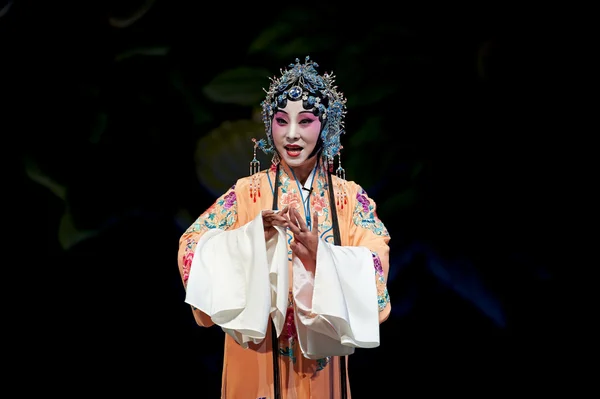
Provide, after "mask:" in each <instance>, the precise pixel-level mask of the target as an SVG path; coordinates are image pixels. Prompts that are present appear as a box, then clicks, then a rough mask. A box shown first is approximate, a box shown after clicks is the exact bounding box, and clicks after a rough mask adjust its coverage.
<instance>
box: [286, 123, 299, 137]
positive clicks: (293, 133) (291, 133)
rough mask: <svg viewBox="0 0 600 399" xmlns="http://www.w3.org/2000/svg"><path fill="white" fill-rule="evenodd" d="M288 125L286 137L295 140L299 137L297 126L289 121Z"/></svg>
mask: <svg viewBox="0 0 600 399" xmlns="http://www.w3.org/2000/svg"><path fill="white" fill-rule="evenodd" d="M288 126H289V128H288V130H287V134H286V137H287V138H288V140H297V139H298V138H299V137H300V134H299V131H298V126H296V124H295V123H290V124H289V125H288Z"/></svg>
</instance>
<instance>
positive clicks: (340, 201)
mask: <svg viewBox="0 0 600 399" xmlns="http://www.w3.org/2000/svg"><path fill="white" fill-rule="evenodd" d="M343 148H344V147H342V146H340V150H339V151H338V153H337V156H338V168H337V169H336V171H335V175H336V176H337V177H338V189H337V195H336V197H337V198H336V202H337V205H338V206H339V207H340V209H344V205H345V204H347V203H348V195H347V194H346V171H345V170H344V168H342V153H341V151H342V149H343Z"/></svg>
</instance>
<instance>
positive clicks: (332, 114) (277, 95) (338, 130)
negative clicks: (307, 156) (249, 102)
mask: <svg viewBox="0 0 600 399" xmlns="http://www.w3.org/2000/svg"><path fill="white" fill-rule="evenodd" d="M318 67H319V65H318V64H317V63H316V62H314V61H312V60H311V59H310V57H309V56H306V58H305V59H304V64H301V63H300V60H299V59H298V58H296V63H295V64H290V65H289V66H288V69H285V70H284V69H281V70H280V72H281V77H279V78H277V77H273V78H270V79H271V85H270V86H269V90H265V92H266V93H267V97H266V98H265V99H264V100H263V101H262V103H261V106H262V119H263V122H264V123H265V132H266V134H267V141H265V139H262V140H259V141H257V142H256V145H257V147H258V148H260V149H261V150H262V151H263V152H265V153H266V154H271V153H273V152H274V148H273V134H272V131H271V122H272V120H273V114H274V113H275V112H276V111H277V108H278V104H279V103H280V102H281V101H283V100H286V99H290V100H293V101H294V100H300V99H301V100H303V102H304V104H305V105H306V104H308V105H309V106H312V107H313V108H312V110H314V111H316V112H317V115H318V116H319V117H320V119H321V123H322V126H321V136H320V137H321V140H322V142H323V156H324V157H325V158H326V159H327V160H329V161H331V160H332V159H333V157H335V156H336V155H338V152H339V151H340V148H341V146H340V136H341V135H342V134H343V133H344V132H345V130H344V116H345V115H346V98H344V95H343V94H342V93H341V92H338V91H337V86H334V82H335V75H333V74H328V73H324V74H323V75H319V74H318V72H317V69H316V68H318Z"/></svg>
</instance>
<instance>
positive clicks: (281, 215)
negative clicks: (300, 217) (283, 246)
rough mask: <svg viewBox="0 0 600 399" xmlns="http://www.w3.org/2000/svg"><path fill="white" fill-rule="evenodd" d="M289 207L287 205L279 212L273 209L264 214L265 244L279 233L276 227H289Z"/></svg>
mask: <svg viewBox="0 0 600 399" xmlns="http://www.w3.org/2000/svg"><path fill="white" fill-rule="evenodd" d="M288 209H289V208H288V206H287V205H286V206H285V208H283V209H282V210H281V211H279V212H275V211H273V210H272V209H269V210H266V211H263V212H262V219H263V227H264V229H265V242H266V241H269V240H270V239H271V238H273V236H275V234H276V233H277V229H275V226H280V227H284V228H285V227H287V226H288V224H289V220H288V218H287V213H288Z"/></svg>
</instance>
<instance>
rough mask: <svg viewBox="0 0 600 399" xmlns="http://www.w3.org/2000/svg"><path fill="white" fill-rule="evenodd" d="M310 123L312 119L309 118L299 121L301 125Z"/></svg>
mask: <svg viewBox="0 0 600 399" xmlns="http://www.w3.org/2000/svg"><path fill="white" fill-rule="evenodd" d="M311 123H313V120H312V119H310V118H304V119H302V120H301V121H300V124H301V125H310V124H311Z"/></svg>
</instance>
